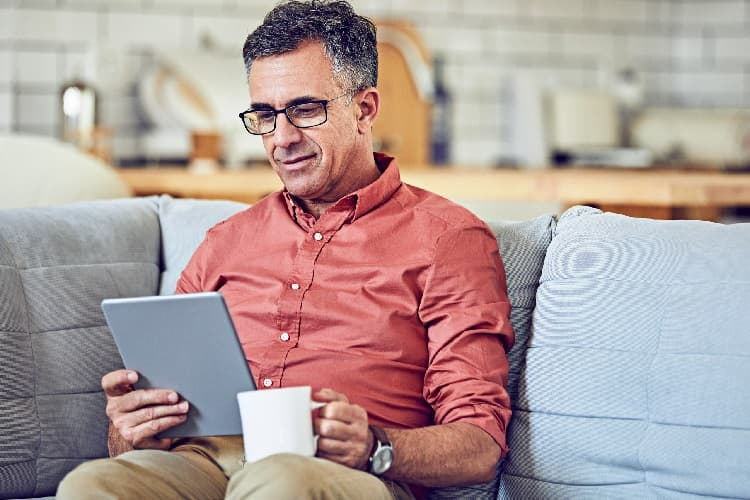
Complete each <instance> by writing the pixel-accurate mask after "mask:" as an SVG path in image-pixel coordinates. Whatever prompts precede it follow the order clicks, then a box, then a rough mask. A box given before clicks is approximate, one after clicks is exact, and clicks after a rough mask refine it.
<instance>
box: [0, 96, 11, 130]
mask: <svg viewBox="0 0 750 500" xmlns="http://www.w3.org/2000/svg"><path fill="white" fill-rule="evenodd" d="M13 101H14V99H13V94H12V93H11V92H10V90H2V89H0V132H10V131H11V128H12V127H13Z"/></svg>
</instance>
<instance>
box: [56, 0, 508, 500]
mask: <svg viewBox="0 0 750 500" xmlns="http://www.w3.org/2000/svg"><path fill="white" fill-rule="evenodd" d="M244 57H245V63H246V67H247V72H248V78H249V85H250V96H251V106H250V108H249V110H248V111H245V112H243V113H242V114H241V118H242V119H243V122H244V125H245V127H246V129H247V130H248V132H250V133H251V134H257V135H261V137H262V139H263V143H264V146H265V148H266V151H267V154H268V158H269V160H270V162H271V165H272V166H273V168H274V170H275V171H276V173H277V174H278V175H279V177H280V178H281V180H282V181H283V184H284V187H285V189H284V191H282V192H280V193H276V194H273V195H271V196H269V197H267V198H265V199H263V200H261V201H260V202H259V203H257V204H256V205H255V206H253V207H252V208H250V209H249V210H246V211H244V212H242V213H240V214H238V215H236V216H234V217H231V218H229V219H228V220H226V221H224V222H222V223H220V224H218V225H217V226H215V227H214V228H212V229H211V230H210V231H209V232H208V233H207V235H206V239H205V241H204V242H203V244H202V245H201V246H200V247H199V249H198V250H197V251H196V253H195V255H194V256H193V258H192V259H191V261H190V263H189V264H188V266H187V267H186V269H185V270H184V271H183V273H182V276H181V278H180V281H179V283H178V286H177V291H178V292H180V293H188V292H198V291H206V290H220V291H221V293H222V294H223V295H224V297H225V299H226V301H227V304H228V307H229V310H230V312H231V314H232V316H233V319H234V322H235V325H236V327H237V330H238V334H239V336H240V340H241V343H242V345H243V349H244V350H245V355H246V358H247V359H248V362H249V364H250V367H251V371H252V373H253V375H254V377H255V378H256V380H257V383H258V385H259V387H261V388H264V387H265V388H275V387H285V386H295V385H311V386H313V389H314V391H315V393H314V399H316V400H318V401H322V402H326V403H328V404H326V405H325V406H324V407H323V408H322V409H321V410H320V414H319V415H318V416H317V417H316V418H315V423H314V426H315V430H316V433H317V434H318V435H319V440H318V451H317V457H315V458H307V457H296V456H291V455H278V456H274V457H270V458H268V459H265V460H261V461H259V462H256V463H253V464H245V465H244V466H243V465H242V442H241V438H239V437H216V438H202V439H182V440H176V441H174V442H172V441H171V440H169V439H157V438H156V437H155V436H156V435H157V433H158V432H160V431H162V430H164V429H167V428H169V427H172V426H174V425H177V424H179V423H180V422H182V421H183V420H184V418H185V414H186V413H187V410H188V404H189V403H188V402H184V401H182V402H180V401H178V396H177V394H176V393H174V392H173V391H170V390H147V391H144V390H138V391H134V390H133V389H132V384H133V383H134V382H135V381H136V380H137V374H135V373H133V372H130V371H127V370H120V371H116V372H113V373H110V374H107V375H105V376H104V378H103V380H102V385H103V387H104V389H105V392H106V394H107V398H108V403H107V414H108V415H109V417H110V419H111V420H112V427H113V429H114V430H116V433H117V434H119V435H121V436H122V438H124V440H125V441H126V442H127V445H128V446H127V447H128V448H140V450H137V451H131V452H128V453H125V454H123V455H120V456H119V457H118V458H115V459H109V460H101V461H95V462H90V463H88V464H84V465H83V466H81V467H80V468H79V469H77V470H76V471H74V472H73V473H71V474H70V475H69V476H68V477H67V478H66V479H65V481H63V483H62V485H61V487H60V491H59V492H58V496H61V497H63V498H67V497H70V498H72V497H76V498H81V497H82V496H85V495H91V496H92V497H99V496H103V495H104V493H103V492H104V491H115V492H117V493H118V494H119V495H120V496H121V497H133V498H135V497H144V498H149V497H175V498H177V497H195V498H224V497H225V496H226V497H227V498H230V497H231V498H240V497H242V498H244V497H252V496H256V497H257V498H386V499H387V498H412V494H416V495H417V496H421V495H422V493H424V487H432V486H444V485H459V484H471V483H477V482H486V481H489V480H491V479H492V478H493V476H494V474H495V466H496V464H497V462H498V460H499V459H500V458H501V456H502V454H503V453H504V451H505V441H504V434H505V426H506V424H507V423H508V420H509V418H510V409H509V401H508V396H507V393H506V392H505V390H504V389H503V384H504V383H505V380H506V376H507V361H506V360H505V351H506V350H507V349H509V348H510V346H511V344H512V341H513V340H512V339H513V334H512V330H511V327H510V324H509V322H508V313H509V309H510V305H509V303H508V299H507V296H506V292H505V288H504V283H505V282H504V278H505V277H504V273H503V269H502V263H501V262H500V259H499V256H498V251H497V245H496V242H495V240H494V237H493V236H492V234H491V232H490V231H489V230H488V229H487V227H486V226H485V225H484V224H483V223H482V222H481V221H479V220H478V219H477V218H476V217H474V216H473V215H471V214H470V213H469V212H467V211H466V210H464V209H462V208H460V207H458V206H456V205H454V204H452V203H450V202H448V201H446V200H444V199H442V198H440V197H438V196H436V195H433V194H431V193H428V192H425V191H423V190H420V189H418V188H414V187H411V186H407V185H405V184H403V183H401V181H400V179H399V173H398V167H397V165H396V161H395V160H394V159H393V158H390V157H387V156H385V155H381V154H374V153H373V151H372V136H371V129H372V124H373V122H374V120H375V118H376V116H377V113H378V109H379V106H380V101H379V94H378V91H377V89H376V83H377V50H376V43H375V27H374V26H373V25H372V23H371V22H370V21H369V20H367V19H365V18H362V17H360V16H357V15H356V14H355V13H354V12H353V11H352V9H351V6H350V5H349V4H348V3H346V2H332V3H327V2H321V1H315V0H313V1H312V2H288V3H283V4H280V5H279V6H277V7H276V8H274V9H273V10H272V11H271V12H270V13H269V14H268V15H267V16H266V18H265V20H264V23H263V24H262V25H261V26H260V27H259V28H257V29H256V30H255V31H254V32H253V33H251V34H250V36H249V37H248V39H247V41H246V44H245V48H244ZM406 115H408V110H406V111H405V116H406ZM165 355H167V353H165ZM390 449H392V451H393V454H392V455H390V452H389V453H388V454H387V455H386V456H385V460H383V458H384V457H383V451H384V450H386V451H389V450H390ZM166 450H169V451H166ZM391 456H392V458H393V460H392V463H389V462H390V461H389V460H388V459H389V458H391Z"/></svg>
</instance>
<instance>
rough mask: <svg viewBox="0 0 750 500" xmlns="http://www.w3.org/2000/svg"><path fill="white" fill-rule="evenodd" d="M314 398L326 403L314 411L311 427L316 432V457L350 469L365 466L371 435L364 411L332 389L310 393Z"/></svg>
mask: <svg viewBox="0 0 750 500" xmlns="http://www.w3.org/2000/svg"><path fill="white" fill-rule="evenodd" d="M313 399H314V400H315V401H320V402H323V403H327V404H326V405H325V406H323V407H322V408H320V410H318V415H317V417H316V418H315V419H314V423H313V426H314V428H315V433H316V434H318V436H319V438H318V452H317V456H318V457H320V458H326V459H328V460H331V461H332V462H336V463H339V464H341V465H346V466H347V467H351V468H353V469H362V470H365V469H367V465H368V460H369V458H370V450H371V449H372V444H373V441H374V439H375V438H374V437H373V436H372V433H371V432H370V429H369V427H368V421H367V411H365V409H364V408H362V407H361V406H359V405H355V404H351V403H349V399H348V398H347V397H346V396H345V395H344V394H341V393H339V392H336V391H334V390H332V389H321V390H320V391H318V392H316V393H315V394H313Z"/></svg>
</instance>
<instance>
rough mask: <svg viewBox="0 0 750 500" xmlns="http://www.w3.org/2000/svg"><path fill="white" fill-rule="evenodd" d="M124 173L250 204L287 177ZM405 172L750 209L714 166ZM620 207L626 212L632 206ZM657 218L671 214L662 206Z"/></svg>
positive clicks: (525, 188)
mask: <svg viewBox="0 0 750 500" xmlns="http://www.w3.org/2000/svg"><path fill="white" fill-rule="evenodd" d="M119 172H120V175H121V176H122V178H123V179H124V180H125V182H127V183H128V184H129V185H130V186H131V187H132V189H133V190H134V192H135V194H136V195H152V194H162V193H166V194H171V195H172V196H175V197H185V198H188V197H190V198H220V199H230V200H237V201H243V202H247V203H252V202H254V201H257V200H258V199H260V198H262V197H263V196H265V195H267V194H269V193H271V192H273V191H276V190H278V189H280V188H281V182H280V181H279V179H278V178H277V177H276V174H275V173H274V172H273V171H272V170H271V169H270V168H269V167H253V168H249V169H245V170H219V171H216V172H214V173H209V174H198V173H193V172H191V171H190V170H188V169H186V168H173V167H146V168H128V169H120V170H119ZM401 177H402V179H403V180H404V181H405V182H407V183H409V184H413V185H415V186H419V187H422V188H425V189H428V190H430V191H433V192H435V193H438V194H441V195H443V196H445V197H447V198H451V199H459V200H495V201H540V202H559V203H561V204H562V205H566V206H570V205H574V204H594V205H597V206H600V207H603V208H605V209H606V208H607V207H609V206H616V207H645V208H649V209H653V208H661V209H666V210H671V209H674V208H677V207H693V208H696V207H697V208H701V207H702V208H707V209H717V208H719V207H733V206H750V173H739V172H737V173H733V172H722V171H716V170H691V169H688V170H678V169H652V168H648V169H620V168H578V167H576V168H554V169H553V168H539V169H518V170H516V169H481V168H462V167H448V168H405V167H402V170H401ZM614 211H620V212H622V213H627V210H614ZM631 212H632V211H631ZM636 215H638V213H636ZM644 216H650V215H649V214H648V213H646V214H645V215H644ZM654 216H656V217H659V218H670V217H671V215H670V214H668V213H667V212H664V211H662V215H658V214H654Z"/></svg>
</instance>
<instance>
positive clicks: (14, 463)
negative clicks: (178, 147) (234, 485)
mask: <svg viewBox="0 0 750 500" xmlns="http://www.w3.org/2000/svg"><path fill="white" fill-rule="evenodd" d="M158 279H159V226H158V220H157V214H156V205H155V203H154V201H153V200H118V201H105V202H84V203H76V204H72V205H67V206H63V207H56V208H35V209H16V210H3V211H0V283H2V286H1V287H0V381H1V382H2V383H0V497H1V498H8V497H13V496H28V495H48V494H54V492H55V490H56V488H57V483H58V481H59V480H60V479H61V478H62V477H63V476H64V475H65V474H66V473H67V472H68V471H69V470H70V469H72V468H73V467H74V466H76V465H77V464H79V463H80V462H82V461H84V460H85V459H90V458H95V457H102V456H106V454H107V420H106V417H105V415H104V396H103V394H102V392H101V388H100V386H99V383H100V379H101V376H102V375H103V374H104V373H106V372H107V371H110V370H112V369H115V368H118V367H120V366H121V360H120V357H119V354H118V352H117V349H116V347H115V345H114V343H113V342H112V339H111V337H110V335H109V331H108V329H107V328H106V326H105V321H104V317H103V315H102V313H101V309H100V307H99V304H100V302H101V300H102V299H103V298H105V297H124V296H132V295H148V294H153V293H156V290H157V286H158Z"/></svg>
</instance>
